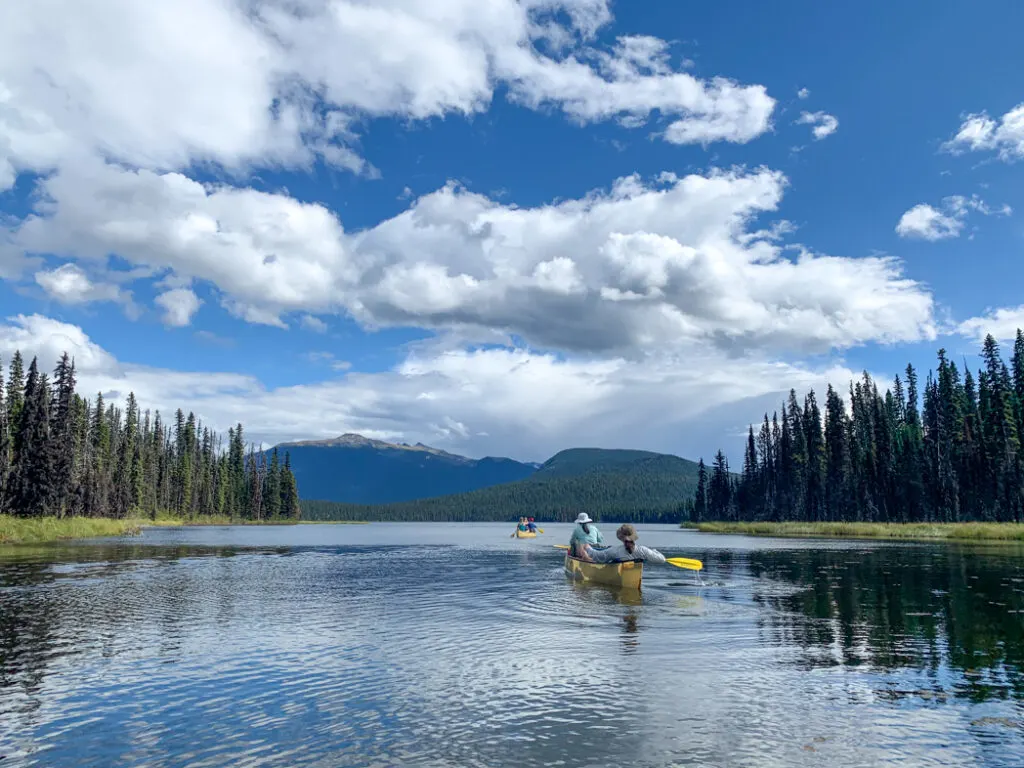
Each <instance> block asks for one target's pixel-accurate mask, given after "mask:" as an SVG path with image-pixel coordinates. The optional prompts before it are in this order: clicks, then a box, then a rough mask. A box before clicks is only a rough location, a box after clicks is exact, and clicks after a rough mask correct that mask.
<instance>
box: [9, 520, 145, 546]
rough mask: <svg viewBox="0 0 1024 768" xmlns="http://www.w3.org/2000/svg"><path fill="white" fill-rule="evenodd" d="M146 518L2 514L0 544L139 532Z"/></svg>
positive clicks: (130, 534)
mask: <svg viewBox="0 0 1024 768" xmlns="http://www.w3.org/2000/svg"><path fill="white" fill-rule="evenodd" d="M145 524H146V521H145V520H110V519H107V518H97V517H64V518H57V517H33V518H22V517H10V516H8V515H0V544H42V543H45V542H48V541H61V540H62V539H91V538H94V537H98V536H136V535H138V534H139V533H141V532H142V526H143V525H145Z"/></svg>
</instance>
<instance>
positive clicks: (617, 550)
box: [587, 523, 665, 563]
mask: <svg viewBox="0 0 1024 768" xmlns="http://www.w3.org/2000/svg"><path fill="white" fill-rule="evenodd" d="M615 538H617V539H618V540H619V541H620V542H621V543H619V544H612V546H610V547H608V549H589V548H588V549H587V554H588V555H590V559H591V560H593V561H594V562H595V563H614V562H620V561H623V560H649V561H650V562H652V563H664V562H665V556H664V555H663V554H661V552H659V551H658V550H656V549H651V548H650V547H645V546H644V545H643V544H637V543H636V540H637V539H639V538H640V534H638V533H637V532H636V528H634V527H633V526H632V525H630V524H629V523H626V524H625V525H620V526H619V530H617V531H616V532H615Z"/></svg>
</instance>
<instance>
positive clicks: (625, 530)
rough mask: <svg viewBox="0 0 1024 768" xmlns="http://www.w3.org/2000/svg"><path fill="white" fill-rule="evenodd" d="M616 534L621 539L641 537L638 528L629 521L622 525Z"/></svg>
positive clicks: (630, 539)
mask: <svg viewBox="0 0 1024 768" xmlns="http://www.w3.org/2000/svg"><path fill="white" fill-rule="evenodd" d="M615 536H616V537H617V538H618V539H619V541H636V540H637V539H639V538H640V534H639V533H637V532H636V528H634V527H633V526H632V525H630V524H629V523H626V524H625V525H620V526H619V530H617V531H616V532H615Z"/></svg>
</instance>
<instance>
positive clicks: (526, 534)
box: [516, 528, 537, 539]
mask: <svg viewBox="0 0 1024 768" xmlns="http://www.w3.org/2000/svg"><path fill="white" fill-rule="evenodd" d="M516 538H517V539H535V538H537V534H536V533H533V532H531V531H520V530H519V529H518V528H516Z"/></svg>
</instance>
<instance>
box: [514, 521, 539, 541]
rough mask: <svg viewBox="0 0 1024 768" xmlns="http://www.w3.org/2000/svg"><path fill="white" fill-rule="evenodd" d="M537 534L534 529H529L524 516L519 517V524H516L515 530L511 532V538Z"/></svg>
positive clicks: (528, 536)
mask: <svg viewBox="0 0 1024 768" xmlns="http://www.w3.org/2000/svg"><path fill="white" fill-rule="evenodd" d="M536 535H537V532H536V531H531V530H530V527H529V525H528V524H527V521H526V518H525V517H520V518H519V525H517V526H516V532H515V533H513V534H512V538H513V539H532V538H534V537H535V536H536Z"/></svg>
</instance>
